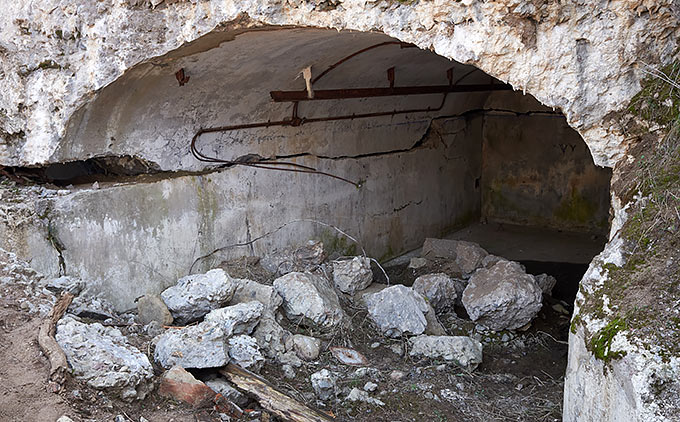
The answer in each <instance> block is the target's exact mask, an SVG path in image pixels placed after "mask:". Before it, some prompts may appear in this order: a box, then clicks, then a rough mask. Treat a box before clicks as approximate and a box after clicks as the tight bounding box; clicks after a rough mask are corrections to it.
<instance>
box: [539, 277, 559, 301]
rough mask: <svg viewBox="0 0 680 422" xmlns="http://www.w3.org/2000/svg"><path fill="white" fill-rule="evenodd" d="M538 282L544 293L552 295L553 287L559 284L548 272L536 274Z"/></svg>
mask: <svg viewBox="0 0 680 422" xmlns="http://www.w3.org/2000/svg"><path fill="white" fill-rule="evenodd" d="M534 280H536V284H538V287H540V289H541V291H542V292H543V294H544V295H548V296H552V289H553V288H554V287H555V285H556V284H557V279H556V278H555V277H553V276H551V275H548V274H539V275H537V276H534Z"/></svg>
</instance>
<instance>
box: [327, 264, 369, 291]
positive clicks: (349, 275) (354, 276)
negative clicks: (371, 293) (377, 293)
mask: <svg viewBox="0 0 680 422" xmlns="http://www.w3.org/2000/svg"><path fill="white" fill-rule="evenodd" d="M372 282H373V271H371V260H370V259H368V258H366V257H362V256H355V257H354V258H352V259H349V260H342V261H333V283H334V284H335V287H336V288H337V289H338V290H340V291H341V292H343V293H347V294H350V295H353V294H354V293H355V292H357V291H358V290H363V289H365V288H366V287H368V286H369V285H370V284H371V283H372Z"/></svg>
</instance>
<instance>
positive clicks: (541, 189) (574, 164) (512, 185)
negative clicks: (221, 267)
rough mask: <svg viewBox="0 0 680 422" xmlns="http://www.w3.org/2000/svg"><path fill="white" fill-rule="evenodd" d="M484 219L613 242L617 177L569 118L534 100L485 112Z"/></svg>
mask: <svg viewBox="0 0 680 422" xmlns="http://www.w3.org/2000/svg"><path fill="white" fill-rule="evenodd" d="M485 108H486V109H487V110H489V111H487V112H486V113H485V115H484V137H483V138H484V139H483V159H482V162H483V171H482V215H483V217H484V218H486V219H488V220H493V221H498V222H505V223H514V224H522V225H531V226H538V227H547V228H554V229H560V230H567V231H584V232H593V233H598V234H606V232H607V229H608V226H609V181H610V178H611V170H610V169H606V168H601V167H597V166H595V164H594V163H593V159H592V156H591V155H590V151H589V150H588V147H587V146H586V144H585V143H584V142H583V139H582V138H581V137H580V136H579V134H578V133H577V132H576V131H575V130H573V129H572V128H571V127H569V125H568V124H567V122H566V120H565V119H564V117H563V116H562V115H561V114H557V113H554V112H553V111H552V110H551V109H549V108H546V107H544V106H542V105H541V104H540V103H538V102H537V101H536V100H534V99H533V98H531V97H530V96H518V95H507V94H506V93H495V94H493V95H492V96H491V97H490V98H489V99H488V100H487V104H486V105H485Z"/></svg>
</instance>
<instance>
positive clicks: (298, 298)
mask: <svg viewBox="0 0 680 422" xmlns="http://www.w3.org/2000/svg"><path fill="white" fill-rule="evenodd" d="M274 289H276V292H277V293H278V294H279V295H281V297H282V298H283V310H284V312H285V313H286V316H287V317H288V319H290V320H291V321H296V322H299V323H301V324H304V325H310V326H314V327H317V328H319V329H322V330H331V329H334V328H337V327H338V326H339V325H340V324H341V323H343V322H344V321H345V318H346V315H345V312H344V311H343V310H342V308H341V307H340V299H338V295H337V294H336V293H335V290H333V288H332V287H331V286H330V283H329V282H328V281H327V280H326V279H325V278H323V277H320V276H318V275H315V274H312V273H299V272H292V273H288V274H286V275H284V276H283V277H279V278H277V279H276V280H274Z"/></svg>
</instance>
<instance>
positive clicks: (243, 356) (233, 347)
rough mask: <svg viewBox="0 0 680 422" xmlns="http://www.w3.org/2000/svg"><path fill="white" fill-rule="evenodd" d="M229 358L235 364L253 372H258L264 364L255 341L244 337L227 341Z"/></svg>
mask: <svg viewBox="0 0 680 422" xmlns="http://www.w3.org/2000/svg"><path fill="white" fill-rule="evenodd" d="M229 357H230V358H231V360H232V361H233V362H234V363H235V364H237V365H239V366H240V367H242V368H246V369H248V370H250V371H253V372H258V371H259V370H260V368H261V367H262V364H263V363H264V356H262V353H260V348H259V347H258V346H257V340H255V339H254V338H253V337H250V336H246V335H240V336H236V337H232V338H230V339H229Z"/></svg>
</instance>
